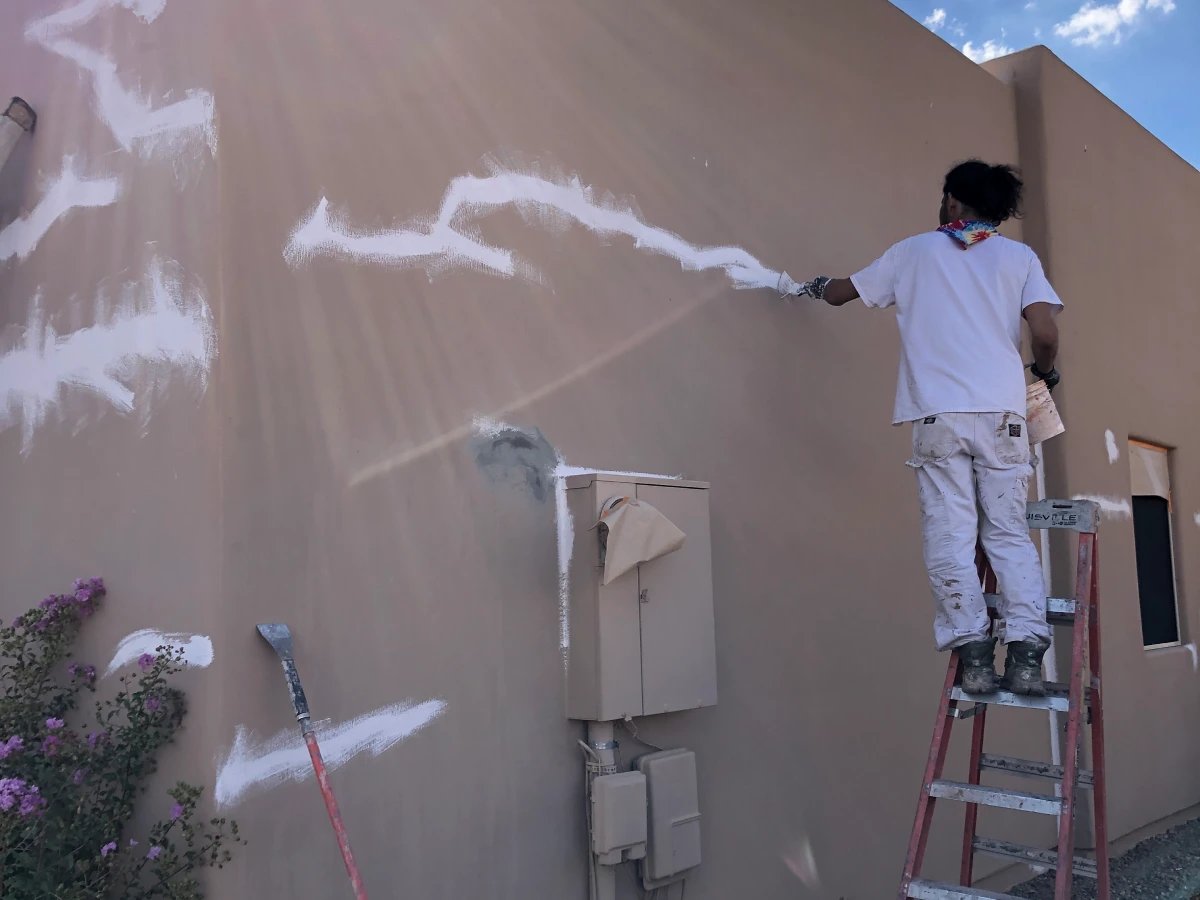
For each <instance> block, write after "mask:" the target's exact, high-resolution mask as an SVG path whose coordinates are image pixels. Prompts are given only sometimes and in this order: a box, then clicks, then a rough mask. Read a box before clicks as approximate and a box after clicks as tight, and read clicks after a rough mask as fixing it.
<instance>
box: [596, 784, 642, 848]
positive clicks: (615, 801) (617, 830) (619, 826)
mask: <svg viewBox="0 0 1200 900" xmlns="http://www.w3.org/2000/svg"><path fill="white" fill-rule="evenodd" d="M592 852H593V853H595V854H596V855H597V856H598V857H600V860H599V861H600V864H601V865H609V866H613V865H617V864H618V863H621V862H624V861H625V860H627V859H641V858H642V857H644V856H645V855H646V776H645V775H643V774H642V773H641V772H617V773H615V774H612V775H601V776H600V777H599V778H597V779H596V780H595V781H593V782H592Z"/></svg>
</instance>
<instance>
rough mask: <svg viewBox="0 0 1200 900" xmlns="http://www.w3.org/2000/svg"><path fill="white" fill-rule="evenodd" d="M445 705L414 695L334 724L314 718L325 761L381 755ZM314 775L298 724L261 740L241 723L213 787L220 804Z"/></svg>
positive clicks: (335, 765)
mask: <svg viewBox="0 0 1200 900" xmlns="http://www.w3.org/2000/svg"><path fill="white" fill-rule="evenodd" d="M445 709H446V704H445V702H444V701H442V700H426V701H425V702H424V703H418V704H413V703H412V702H410V701H404V702H401V703H396V704H393V705H391V706H385V707H383V708H381V709H377V710H375V711H374V712H370V713H366V714H365V715H361V716H358V717H357V718H355V719H351V720H350V721H349V722H343V723H342V724H341V725H331V724H330V722H329V720H328V719H326V720H323V721H320V722H314V723H313V726H314V727H315V728H316V731H317V738H318V740H319V741H320V743H321V754H322V756H324V757H325V766H326V768H327V769H328V770H329V771H330V772H332V771H334V770H335V769H340V768H341V767H342V766H343V765H345V764H346V763H347V762H349V761H350V760H351V759H353V758H354V757H355V756H357V755H358V754H360V753H363V752H369V753H370V754H371V755H372V756H378V755H379V754H381V753H383V752H384V751H385V750H389V749H390V748H392V747H394V746H395V745H396V744H398V743H400V742H401V741H402V740H404V739H405V738H407V737H408V736H409V735H411V734H414V733H415V732H417V731H420V730H421V729H422V728H424V727H425V726H426V725H428V724H429V723H430V722H432V721H433V720H434V719H436V718H437V717H438V716H440V715H441V714H442V713H443V712H444V711H445ZM312 775H313V770H312V760H311V759H310V758H309V755H308V748H307V746H306V745H305V743H304V739H303V738H302V737H301V736H300V735H299V734H298V733H297V732H296V730H295V729H294V728H289V729H286V730H284V731H281V732H279V733H278V734H276V735H274V736H273V737H270V738H267V739H266V740H263V741H259V740H256V739H255V736H254V733H253V732H251V731H248V730H247V729H246V728H245V727H244V726H242V725H239V726H238V727H237V731H236V732H235V734H234V739H233V746H232V747H231V748H230V749H229V752H228V753H226V754H225V756H224V758H222V759H220V760H219V761H218V764H217V782H216V786H215V788H214V797H215V798H216V802H217V806H218V808H224V807H228V806H233V805H234V804H236V803H238V802H240V801H241V800H242V798H243V797H245V796H246V795H247V794H248V793H251V792H254V791H263V790H268V789H270V788H273V787H277V786H278V785H280V784H283V783H284V782H286V781H295V782H301V781H304V780H306V779H308V778H311V777H312Z"/></svg>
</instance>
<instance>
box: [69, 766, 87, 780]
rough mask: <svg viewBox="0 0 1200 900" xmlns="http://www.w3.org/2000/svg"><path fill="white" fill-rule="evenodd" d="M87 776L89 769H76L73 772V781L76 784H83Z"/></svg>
mask: <svg viewBox="0 0 1200 900" xmlns="http://www.w3.org/2000/svg"><path fill="white" fill-rule="evenodd" d="M85 778H87V769H76V770H75V771H74V772H73V773H72V774H71V781H72V782H73V783H75V784H83V780H84V779H85Z"/></svg>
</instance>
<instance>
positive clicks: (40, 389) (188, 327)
mask: <svg viewBox="0 0 1200 900" xmlns="http://www.w3.org/2000/svg"><path fill="white" fill-rule="evenodd" d="M116 293H117V299H116V303H115V308H113V305H112V303H111V298H110V296H109V294H108V292H105V291H101V293H100V294H99V295H98V296H97V297H96V299H95V303H94V305H95V318H96V324H95V325H92V326H89V327H86V328H80V329H78V330H76V331H71V332H68V333H66V334H59V333H58V332H57V330H56V329H55V327H54V326H53V325H52V324H51V322H50V320H49V318H48V317H47V316H46V314H45V313H44V312H43V311H42V309H41V307H40V303H39V299H40V298H35V300H34V303H33V308H32V311H31V312H30V314H29V319H28V323H27V324H26V326H25V328H24V332H23V334H22V336H21V338H20V339H19V341H18V342H17V343H16V344H15V346H11V347H9V348H8V349H6V350H5V351H4V352H3V353H0V430H3V429H5V428H8V427H10V426H12V425H16V424H18V423H20V425H21V451H22V453H28V452H29V451H30V450H31V449H32V445H33V436H34V432H35V431H36V430H37V429H38V427H39V426H41V425H42V424H43V423H44V422H45V421H46V419H47V418H48V417H49V416H50V415H51V413H59V412H61V409H62V407H63V406H64V404H66V403H68V402H71V401H72V400H73V398H74V397H75V395H77V394H79V393H80V392H86V393H87V394H91V395H94V396H97V397H99V398H100V399H102V400H104V401H105V403H107V405H108V406H111V407H112V408H113V409H115V410H117V411H118V412H120V413H124V414H128V413H130V412H133V411H134V410H135V409H138V410H139V411H140V413H141V415H142V418H143V422H146V421H148V419H149V416H150V413H151V411H152V407H153V400H154V399H155V398H156V397H157V396H159V395H161V394H163V393H164V392H165V390H166V387H167V384H168V383H169V381H170V379H171V378H179V379H180V380H183V381H185V382H189V383H190V384H191V385H192V386H193V387H194V388H195V389H196V390H197V391H198V392H200V393H202V392H203V390H204V388H205V386H206V383H207V379H208V372H209V369H210V368H211V366H212V361H213V359H214V358H215V356H216V353H217V344H216V332H215V330H214V328H213V321H212V312H211V311H210V310H209V307H208V303H207V301H206V299H205V296H204V291H203V288H202V287H201V286H200V285H199V284H198V283H190V284H186V283H185V281H184V276H183V273H182V272H181V271H180V269H179V266H178V264H177V263H175V262H174V261H172V260H167V259H164V258H160V257H155V258H154V259H153V260H151V262H150V264H149V265H148V267H147V269H146V272H145V274H144V275H143V276H142V277H141V278H140V279H138V280H137V281H132V282H127V283H125V284H123V285H121V287H120V289H119V290H118V291H117V292H116ZM84 420H86V417H84ZM76 427H81V426H79V425H77V426H76Z"/></svg>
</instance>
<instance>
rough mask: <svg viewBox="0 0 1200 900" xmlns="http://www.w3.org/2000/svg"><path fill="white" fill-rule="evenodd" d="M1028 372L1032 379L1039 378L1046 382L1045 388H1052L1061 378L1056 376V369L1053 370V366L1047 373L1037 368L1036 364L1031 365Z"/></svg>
mask: <svg viewBox="0 0 1200 900" xmlns="http://www.w3.org/2000/svg"><path fill="white" fill-rule="evenodd" d="M1029 372H1030V374H1031V375H1033V377H1034V378H1040V379H1041V380H1042V381H1044V382H1046V387H1047V388H1052V387H1054V386H1055V385H1057V384H1058V383H1059V382H1060V381H1062V376H1061V375H1059V374H1058V369H1056V368H1054V367H1053V366H1051V367H1050V371H1049V372H1042V371H1041V370H1040V369H1039V368H1038V367H1037V363H1033V364H1032V365H1031V366H1030V367H1029Z"/></svg>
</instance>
